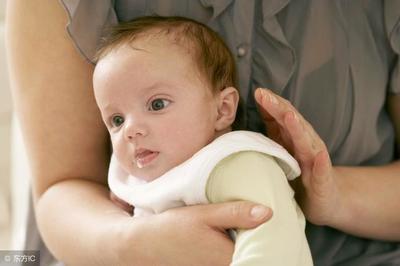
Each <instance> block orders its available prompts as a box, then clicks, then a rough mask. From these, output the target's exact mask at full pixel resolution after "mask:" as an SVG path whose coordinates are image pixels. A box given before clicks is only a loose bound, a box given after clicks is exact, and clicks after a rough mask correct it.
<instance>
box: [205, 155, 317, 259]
mask: <svg viewBox="0 0 400 266" xmlns="http://www.w3.org/2000/svg"><path fill="white" fill-rule="evenodd" d="M207 197H208V199H209V201H210V202H212V203H217V202H225V201H234V200H249V201H253V202H257V203H261V204H263V205H266V206H269V207H271V208H272V210H273V212H274V214H273V217H272V219H271V220H269V221H268V222H266V223H264V224H262V225H260V226H258V227H257V228H255V229H251V230H242V229H238V230H236V233H237V234H236V243H235V252H234V255H233V258H232V265H246V266H249V265H285V266H290V265H312V260H311V254H310V251H309V248H308V244H307V240H306V237H305V233H304V227H305V220H304V216H303V214H302V212H301V210H300V209H299V208H298V206H297V204H296V202H295V200H294V198H293V191H292V189H291V187H290V186H289V184H288V182H287V179H286V177H285V174H284V173H283V171H282V169H281V168H280V167H279V165H278V164H277V162H276V161H275V159H273V158H272V157H270V156H268V155H265V154H262V153H258V152H253V151H250V152H240V153H236V154H233V155H231V156H229V157H227V158H225V159H224V160H222V161H221V162H220V163H218V165H217V166H216V167H215V168H214V170H213V172H212V173H211V175H210V177H209V180H208V183H207Z"/></svg>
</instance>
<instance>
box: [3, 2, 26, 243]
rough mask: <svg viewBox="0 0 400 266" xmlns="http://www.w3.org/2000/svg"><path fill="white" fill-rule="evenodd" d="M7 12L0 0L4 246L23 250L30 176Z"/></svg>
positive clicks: (4, 4)
mask: <svg viewBox="0 0 400 266" xmlns="http://www.w3.org/2000/svg"><path fill="white" fill-rule="evenodd" d="M9 1H12V0H9ZM29 1H30V0H29ZM5 12H6V0H0V250H7V249H18V250H21V249H23V244H24V243H23V240H24V235H25V221H26V213H27V203H28V197H29V179H30V177H29V170H28V164H27V160H26V155H25V151H24V148H23V144H22V139H21V136H20V132H19V128H18V125H17V122H16V118H15V114H14V113H13V110H12V100H11V93H10V85H9V78H8V72H7V64H6V51H5V34H4V33H5V32H4V29H5V27H4V19H5Z"/></svg>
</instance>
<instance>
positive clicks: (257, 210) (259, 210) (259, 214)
mask: <svg viewBox="0 0 400 266" xmlns="http://www.w3.org/2000/svg"><path fill="white" fill-rule="evenodd" d="M269 211H270V210H269V209H268V208H267V207H265V206H262V205H257V206H254V207H253V208H252V209H251V211H250V214H251V217H253V218H254V219H256V220H259V219H261V218H264V217H265V216H266V215H267V214H268V213H269Z"/></svg>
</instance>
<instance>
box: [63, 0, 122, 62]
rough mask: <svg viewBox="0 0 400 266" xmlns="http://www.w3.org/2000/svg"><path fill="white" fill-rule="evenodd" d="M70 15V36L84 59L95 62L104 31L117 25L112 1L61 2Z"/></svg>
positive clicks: (68, 27) (75, 0) (68, 0)
mask: <svg viewBox="0 0 400 266" xmlns="http://www.w3.org/2000/svg"><path fill="white" fill-rule="evenodd" d="M60 2H61V3H62V5H63V6H64V9H65V10H66V12H67V14H68V24H67V25H66V28H67V31H68V34H69V36H70V37H71V39H72V41H73V42H74V44H75V47H76V48H77V49H78V50H79V52H80V53H81V54H82V56H83V57H84V58H86V59H87V60H88V61H89V62H91V63H94V62H93V57H94V55H95V52H96V48H97V46H98V44H99V41H100V38H101V35H102V33H103V30H104V29H105V28H106V27H108V26H110V25H113V24H116V23H117V21H118V20H117V16H116V14H115V11H114V7H113V1H112V0H60Z"/></svg>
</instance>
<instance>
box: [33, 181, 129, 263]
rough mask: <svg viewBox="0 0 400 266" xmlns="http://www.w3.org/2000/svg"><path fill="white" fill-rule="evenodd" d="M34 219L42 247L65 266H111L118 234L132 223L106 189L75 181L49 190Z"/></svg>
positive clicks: (41, 198)
mask: <svg viewBox="0 0 400 266" xmlns="http://www.w3.org/2000/svg"><path fill="white" fill-rule="evenodd" d="M36 216H37V222H38V226H39V230H40V232H41V235H42V237H43V239H44V241H45V243H46V245H47V246H48V248H49V249H50V251H51V252H52V253H53V254H54V255H55V257H56V258H57V259H59V260H61V261H63V262H64V263H66V264H67V265H112V264H113V263H111V262H114V263H115V261H117V258H115V256H116V254H118V246H117V245H118V243H120V242H121V241H120V240H121V239H118V241H116V239H117V237H118V232H119V231H118V230H119V228H126V227H124V226H121V223H124V222H127V221H128V220H129V221H132V220H131V218H130V217H129V215H128V214H127V213H125V212H123V211H122V210H121V209H119V208H118V207H116V206H115V205H113V204H112V202H111V201H110V200H109V199H108V190H107V188H106V187H104V186H103V185H100V184H96V183H94V182H90V181H84V180H78V179H74V180H67V181H63V182H59V183H57V184H55V185H53V186H52V187H50V188H49V189H48V190H47V191H46V192H45V193H44V194H43V195H42V196H41V197H40V199H38V201H37V202H36ZM127 218H128V219H127Z"/></svg>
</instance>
